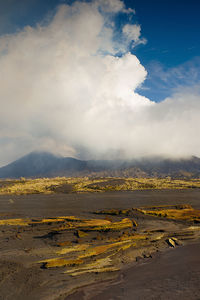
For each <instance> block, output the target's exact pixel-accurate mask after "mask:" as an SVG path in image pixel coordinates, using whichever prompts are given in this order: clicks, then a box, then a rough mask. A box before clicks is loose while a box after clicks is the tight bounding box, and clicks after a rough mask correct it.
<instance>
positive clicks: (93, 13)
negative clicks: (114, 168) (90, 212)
mask: <svg viewBox="0 0 200 300" xmlns="http://www.w3.org/2000/svg"><path fill="white" fill-rule="evenodd" d="M199 11H200V2H199V1H197V0H176V1H173V0H162V1H161V0H132V1H128V0H127V1H124V2H123V1H121V0H90V1H67V0H66V1H64V0H63V1H61V0H60V1H59V0H45V1H40V0H7V1H3V0H0V69H1V73H0V104H1V110H0V165H5V164H6V163H9V162H11V161H12V160H14V159H17V158H19V157H20V156H22V155H24V154H26V153H28V152H31V151H35V150H39V151H40V150H42V151H43V150H44V151H50V152H53V153H57V154H61V155H64V156H73V157H77V158H82V159H90V158H94V159H102V158H104V159H112V158H113V159H116V158H120V159H121V158H124V159H132V158H138V157H144V156H165V157H175V158H177V157H189V156H192V155H196V156H200V141H199V139H198V133H199V129H200V91H199V82H200V35H199V32H200V20H199Z"/></svg>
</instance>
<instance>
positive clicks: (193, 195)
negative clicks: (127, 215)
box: [0, 189, 200, 217]
mask: <svg viewBox="0 0 200 300" xmlns="http://www.w3.org/2000/svg"><path fill="white" fill-rule="evenodd" d="M184 203H188V204H191V205H192V206H193V207H194V208H200V190H199V189H191V190H153V191H151V190H142V191H133V192H108V193H86V194H50V195H43V194H35V195H18V196H17V195H0V213H1V212H11V213H16V214H19V215H21V216H27V217H40V216H41V217H45V216H49V217H50V216H53V217H54V216H59V215H83V216H85V215H87V214H88V212H93V211H95V210H99V209H108V208H119V209H121V208H124V209H125V208H131V207H139V206H144V205H162V204H165V205H167V204H184Z"/></svg>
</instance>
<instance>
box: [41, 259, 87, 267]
mask: <svg viewBox="0 0 200 300" xmlns="http://www.w3.org/2000/svg"><path fill="white" fill-rule="evenodd" d="M41 262H42V263H44V267H45V268H55V267H65V266H76V265H80V264H82V263H83V260H82V259H79V258H77V259H66V258H50V259H46V260H43V261H40V263H41Z"/></svg>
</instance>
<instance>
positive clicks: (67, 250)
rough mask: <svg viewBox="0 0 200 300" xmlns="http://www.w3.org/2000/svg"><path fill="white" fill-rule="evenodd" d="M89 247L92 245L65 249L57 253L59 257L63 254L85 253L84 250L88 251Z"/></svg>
mask: <svg viewBox="0 0 200 300" xmlns="http://www.w3.org/2000/svg"><path fill="white" fill-rule="evenodd" d="M89 246H90V244H80V245H75V246H72V247H68V248H63V249H61V250H58V251H56V253H57V254H59V255H63V254H66V253H70V252H78V251H83V250H86V249H87V248H88V247H89Z"/></svg>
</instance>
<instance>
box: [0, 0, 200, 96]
mask: <svg viewBox="0 0 200 300" xmlns="http://www.w3.org/2000/svg"><path fill="white" fill-rule="evenodd" d="M72 2H73V1H68V0H63V1H62V0H45V1H41V0H7V1H3V0H1V1H0V20H1V21H0V34H1V35H2V34H6V33H13V32H15V31H19V30H20V29H21V28H23V27H24V26H27V25H30V26H34V25H35V24H36V23H38V22H41V21H42V20H44V18H48V16H51V15H52V14H53V13H54V12H55V8H56V6H57V5H59V4H62V3H72ZM125 4H126V6H127V7H131V8H134V9H135V11H136V14H135V15H134V17H133V19H134V22H136V23H138V24H140V25H141V29H142V31H141V32H142V36H143V37H144V38H145V39H146V40H147V43H146V44H145V45H143V44H141V45H138V46H137V47H135V48H134V49H132V50H131V51H132V53H134V54H135V55H136V56H137V57H138V58H139V60H140V62H141V64H142V65H143V66H144V67H145V68H146V70H147V71H148V77H147V79H146V81H145V83H144V84H143V86H142V88H141V89H138V92H139V93H140V94H142V95H144V96H146V97H148V98H150V99H152V100H154V101H161V100H163V99H165V98H166V97H168V96H170V95H171V93H173V92H174V90H175V89H176V88H177V87H179V86H181V85H183V86H185V85H189V86H190V85H195V84H198V83H199V80H200V58H199V57H200V34H199V32H200V18H199V12H200V1H198V0H176V1H174V0H132V1H129V0H127V1H125ZM123 17H124V16H123ZM119 18H120V16H119ZM188 75H189V76H188Z"/></svg>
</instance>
